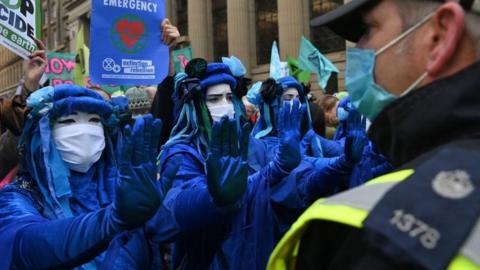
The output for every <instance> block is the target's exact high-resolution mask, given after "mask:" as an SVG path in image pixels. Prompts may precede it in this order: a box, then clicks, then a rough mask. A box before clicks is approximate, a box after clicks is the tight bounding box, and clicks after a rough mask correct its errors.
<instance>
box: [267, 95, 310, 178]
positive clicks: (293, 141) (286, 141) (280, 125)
mask: <svg viewBox="0 0 480 270" xmlns="http://www.w3.org/2000/svg"><path fill="white" fill-rule="evenodd" d="M305 111H306V106H305V105H302V106H300V101H299V100H298V99H295V100H294V101H293V103H290V102H288V101H286V102H284V104H283V107H282V108H281V109H280V110H279V112H278V116H277V131H278V136H279V139H280V145H279V147H278V152H277V153H276V156H275V160H274V161H275V162H276V163H277V164H278V166H279V167H280V168H281V169H282V170H284V171H291V170H293V169H294V168H296V167H297V166H298V164H299V163H300V161H301V153H300V127H301V123H302V119H303V116H304V114H305Z"/></svg>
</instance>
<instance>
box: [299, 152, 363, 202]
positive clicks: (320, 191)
mask: <svg viewBox="0 0 480 270" xmlns="http://www.w3.org/2000/svg"><path fill="white" fill-rule="evenodd" d="M353 165H354V164H352V163H350V162H348V161H347V160H346V159H345V156H340V157H337V158H329V159H328V158H321V159H320V158H319V159H316V160H315V161H314V169H313V170H312V171H311V172H310V173H309V174H308V175H307V176H306V177H304V178H303V179H302V180H301V181H300V183H299V185H298V188H299V192H300V194H301V197H302V198H303V200H304V201H305V203H306V204H307V205H309V204H310V203H313V202H314V201H315V200H317V199H319V198H322V197H326V196H330V195H333V194H335V193H337V192H340V191H341V190H344V189H345V188H346V187H347V186H348V180H349V177H350V175H351V172H352V169H353Z"/></svg>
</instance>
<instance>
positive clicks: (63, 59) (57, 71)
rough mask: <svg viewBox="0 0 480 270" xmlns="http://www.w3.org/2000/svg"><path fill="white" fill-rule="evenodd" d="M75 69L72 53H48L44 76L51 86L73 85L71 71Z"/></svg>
mask: <svg viewBox="0 0 480 270" xmlns="http://www.w3.org/2000/svg"><path fill="white" fill-rule="evenodd" d="M74 68H75V54H74V53H58V52H49V53H48V65H47V68H46V69H45V74H47V75H48V79H50V85H51V86H57V85H60V84H74V82H73V74H72V72H73V69H74Z"/></svg>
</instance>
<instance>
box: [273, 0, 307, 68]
mask: <svg viewBox="0 0 480 270" xmlns="http://www.w3.org/2000/svg"><path fill="white" fill-rule="evenodd" d="M303 6H304V5H303V3H302V2H299V1H292V0H278V27H279V36H280V37H279V39H280V55H281V57H282V60H286V57H287V56H292V57H295V58H296V57H297V56H298V49H299V46H300V38H301V37H302V35H305V31H304V16H303V15H304V14H303Z"/></svg>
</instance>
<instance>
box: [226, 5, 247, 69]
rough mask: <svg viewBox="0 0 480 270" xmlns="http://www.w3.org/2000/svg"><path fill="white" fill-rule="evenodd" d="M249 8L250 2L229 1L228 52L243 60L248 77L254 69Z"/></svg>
mask: <svg viewBox="0 0 480 270" xmlns="http://www.w3.org/2000/svg"><path fill="white" fill-rule="evenodd" d="M249 7H250V5H249V0H227V24H228V52H229V54H230V55H234V56H236V57H238V58H239V59H240V60H242V62H243V64H244V65H245V67H246V68H247V73H248V76H250V74H251V73H250V71H251V69H252V64H251V63H252V59H251V52H250V36H251V33H250V9H249Z"/></svg>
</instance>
